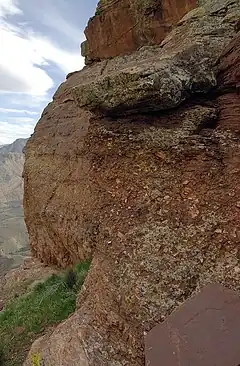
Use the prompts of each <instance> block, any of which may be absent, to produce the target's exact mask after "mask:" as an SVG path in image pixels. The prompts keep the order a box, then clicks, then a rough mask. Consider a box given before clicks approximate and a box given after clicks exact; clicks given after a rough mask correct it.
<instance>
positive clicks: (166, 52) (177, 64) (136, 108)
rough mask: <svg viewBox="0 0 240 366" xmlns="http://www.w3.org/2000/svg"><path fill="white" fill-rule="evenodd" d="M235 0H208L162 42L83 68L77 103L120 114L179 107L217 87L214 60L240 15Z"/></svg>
mask: <svg viewBox="0 0 240 366" xmlns="http://www.w3.org/2000/svg"><path fill="white" fill-rule="evenodd" d="M239 8H240V6H239V1H233V2H232V1H226V0H221V1H218V2H216V3H215V2H214V1H211V6H209V4H208V3H207V4H205V5H203V6H200V7H198V8H196V9H194V10H192V11H191V12H189V13H188V14H187V15H186V16H185V17H184V18H183V19H182V20H181V21H180V22H179V24H178V26H177V27H176V28H175V29H174V30H173V31H172V32H171V33H170V34H169V35H168V36H167V38H166V39H165V40H164V41H163V42H162V45H161V47H145V48H143V49H141V50H140V51H138V52H135V53H134V54H132V55H130V56H125V57H118V58H116V59H113V60H109V61H103V62H102V63H100V64H97V65H95V66H93V67H91V68H88V69H86V70H85V71H84V72H83V73H82V79H81V81H80V83H79V85H77V86H75V88H73V95H74V97H75V98H76V101H77V104H78V105H79V106H80V107H82V108H85V109H87V110H91V111H93V112H101V113H104V114H111V115H119V114H123V113H133V112H134V113H139V112H147V111H158V110H162V109H164V110H165V109H167V108H173V107H176V106H178V105H179V104H180V103H182V102H183V101H184V100H186V99H187V98H189V96H191V95H192V94H194V93H196V92H197V93H206V92H207V91H208V90H209V89H211V88H212V87H214V86H216V76H215V72H214V68H213V65H214V64H215V63H216V61H217V59H218V57H219V55H220V53H221V50H222V49H223V47H224V45H227V43H228V42H229V41H230V39H231V36H232V34H233V29H234V26H235V24H236V21H237V20H238V19H239V17H240V9H239Z"/></svg>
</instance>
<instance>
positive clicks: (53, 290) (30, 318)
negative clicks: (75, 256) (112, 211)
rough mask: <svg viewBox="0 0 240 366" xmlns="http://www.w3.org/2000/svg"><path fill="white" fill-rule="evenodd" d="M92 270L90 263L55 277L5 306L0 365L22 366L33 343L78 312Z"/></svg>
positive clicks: (0, 315) (0, 329)
mask: <svg viewBox="0 0 240 366" xmlns="http://www.w3.org/2000/svg"><path fill="white" fill-rule="evenodd" d="M89 267H90V261H87V262H84V263H80V264H78V265H76V266H75V268H74V269H73V270H70V271H68V272H67V273H64V274H63V275H56V274H54V275H52V276H51V277H49V278H48V279H47V280H46V281H45V282H42V283H38V284H37V285H36V286H35V287H34V288H33V289H31V290H30V292H28V293H26V294H24V295H22V296H20V297H18V298H16V299H14V300H12V301H11V302H10V303H9V304H8V305H7V306H6V308H5V310H4V311H3V312H2V313H0V366H18V365H22V364H23V361H24V360H25V358H26V355H27V353H28V351H29V349H30V346H31V344H32V343H33V341H34V340H35V339H37V338H38V337H39V336H40V335H42V334H44V331H45V330H46V329H47V328H48V327H49V326H51V325H54V324H57V323H60V322H61V321H62V320H64V319H66V318H67V317H68V316H69V315H70V314H71V313H73V312H74V311H75V307H76V297H77V294H78V292H79V290H80V289H81V286H82V284H83V282H84V279H85V277H86V274H87V272H88V269H89Z"/></svg>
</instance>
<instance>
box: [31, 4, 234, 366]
mask: <svg viewBox="0 0 240 366" xmlns="http://www.w3.org/2000/svg"><path fill="white" fill-rule="evenodd" d="M204 4H205V5H204V6H203V7H201V8H198V9H196V10H194V11H193V12H191V13H190V14H188V15H187V16H186V17H185V18H184V19H183V21H182V22H181V23H180V24H179V26H178V27H177V28H176V30H174V31H173V33H171V34H170V35H169V36H168V37H167V39H166V40H165V42H164V45H162V48H161V50H159V48H157V47H154V48H146V49H144V50H142V51H139V52H137V53H135V54H134V55H132V56H126V57H122V58H121V57H120V58H117V59H115V60H110V61H108V62H106V61H104V63H101V62H99V63H97V64H95V65H93V66H92V67H90V68H85V69H84V70H82V71H81V72H80V73H74V74H72V75H71V76H69V77H68V79H67V81H66V82H65V83H64V84H62V85H61V87H60V88H59V90H58V91H57V93H56V94H55V96H54V100H53V102H52V103H50V104H49V106H48V107H47V108H46V109H45V111H44V112H43V115H42V118H41V120H40V122H39V123H38V125H37V128H36V130H35V133H34V135H33V136H32V137H31V139H30V140H29V142H28V144H27V149H26V163H25V172H24V178H25V215H26V223H27V226H28V230H29V234H30V241H31V247H32V249H33V252H34V254H35V255H36V256H38V257H39V258H40V259H41V260H44V262H46V263H54V264H58V265H61V266H66V265H68V264H71V263H73V262H75V261H77V260H80V259H82V258H85V257H88V256H90V255H91V256H92V257H93V261H92V266H91V268H90V271H89V275H88V277H87V279H86V281H85V284H84V288H83V290H82V292H81V294H80V297H79V301H78V310H77V312H76V313H75V314H74V315H72V316H71V317H70V318H69V319H68V320H66V321H65V322H64V323H62V324H61V325H60V326H58V327H57V328H56V329H55V330H54V332H53V333H52V335H51V336H49V335H47V336H45V337H43V338H41V339H40V340H38V341H37V342H35V343H34V345H33V347H32V350H31V352H30V355H31V354H32V353H34V352H38V351H39V352H40V353H41V355H42V358H43V359H44V361H45V364H46V365H48V364H49V365H59V366H68V365H72V366H74V365H79V364H82V365H84V366H85V365H91V366H96V365H97V366H101V365H104V366H106V365H109V366H120V365H121V366H122V365H131V366H139V365H143V364H144V360H143V335H144V332H147V331H149V330H150V329H151V328H152V327H153V326H154V325H155V324H157V323H158V322H161V321H163V320H164V319H165V318H166V316H167V315H168V314H169V313H171V312H172V311H173V310H174V309H175V308H176V307H177V306H178V305H179V304H181V303H182V302H183V301H184V300H185V299H187V298H189V296H190V295H191V294H192V293H194V292H196V291H198V290H199V289H200V288H201V287H202V286H204V285H206V284H208V283H210V282H212V281H215V282H219V283H222V284H223V285H225V286H227V287H229V288H232V289H234V290H238V291H240V265H239V241H240V228H239V222H240V186H239V179H240V142H239V130H238V126H239V117H237V113H236V108H239V102H237V99H236V98H235V97H236V95H237V88H238V83H239V80H237V78H236V77H235V76H233V75H237V71H236V70H237V69H238V68H239V59H238V58H237V55H238V52H239V51H238V47H239V34H238V35H237V37H236V38H235V40H234V41H233V43H232V45H231V47H230V48H229V47H228V50H229V51H228V52H225V53H223V54H222V56H221V58H220V61H219V62H218V64H217V65H216V66H214V64H215V62H216V60H217V57H218V56H219V55H220V54H221V53H222V51H223V49H224V48H225V46H226V43H228V42H229V41H230V39H231V38H232V36H233V32H234V31H233V29H234V24H235V19H236V16H237V11H239V2H238V1H228V0H225V1H224V0H222V1H220V2H219V1H217V2H216V1H213V0H212V1H208V2H204ZM210 9H211V10H210ZM207 23H208V26H207ZM197 24H198V30H197ZM206 27H207V28H206ZM214 30H215V31H214ZM194 32H195V33H194ZM196 32H197V33H196ZM189 34H190V35H191V34H193V38H191V37H190V35H189ZM197 34H198V38H197V40H198V42H197V45H196V46H192V47H191V48H188V47H187V43H188V42H190V44H191V42H192V40H194V39H195V38H196V37H197ZM189 37H190V38H189ZM174 40H176V41H174ZM190 49H191V50H192V57H190V56H191V53H190ZM183 50H188V52H186V54H185V55H186V59H185V58H184V57H183V54H184V52H183ZM163 54H164V55H165V57H166V60H163V59H160V61H159V57H160V56H159V55H163ZM176 55H179V57H177V56H176ZM234 55H235V56H234ZM203 56H204V58H206V61H204V60H203V59H202V57H203ZM141 57H143V61H142V63H143V65H145V66H142V65H141ZM161 57H163V56H161ZM161 57H160V58H161ZM236 59H237V60H236ZM134 60H136V61H134ZM147 60H148V67H149V73H150V75H153V71H152V70H153V69H154V68H157V70H159V68H160V66H159V65H160V64H161V65H162V67H163V65H166V67H167V65H171V67H172V72H173V75H179V72H180V71H178V73H177V74H175V71H176V68H178V70H179V68H180V64H181V63H182V65H183V66H182V69H181V70H184V72H185V74H184V73H183V71H181V73H180V74H181V75H182V73H183V74H184V78H185V79H184V80H186V74H187V70H189V71H188V72H189V74H190V75H191V76H190V77H189V79H188V80H190V81H191V82H192V87H191V88H189V86H188V84H184V85H187V86H186V87H185V86H184V87H183V86H182V84H181V82H180V87H179V89H177V90H179V91H181V92H182V93H183V92H184V91H186V90H188V91H189V94H191V97H190V96H189V95H188V96H187V101H185V103H182V105H181V106H179V107H178V108H175V109H173V110H169V107H170V106H176V105H177V104H179V103H180V102H181V101H182V100H184V99H186V98H181V97H180V98H179V99H178V100H177V102H176V103H172V104H171V105H170V104H169V103H168V101H169V97H168V95H167V96H166V105H165V109H167V110H166V111H162V112H159V111H157V112H155V113H152V114H146V113H140V112H139V113H137V110H138V108H139V111H141V112H143V111H149V110H152V109H154V110H155V107H154V108H152V106H153V105H154V106H157V105H158V103H159V104H160V105H161V107H160V109H164V101H163V99H164V98H163V94H162V96H161V97H158V96H156V99H155V100H154V102H153V101H152V96H153V93H156V89H154V92H148V93H146V94H145V97H144V98H145V99H144V103H142V99H139V97H138V96H137V93H136V89H135V92H134V93H133V94H132V96H131V99H130V103H129V104H128V99H126V98H127V97H126V96H125V94H126V95H128V93H130V94H131V90H130V89H131V85H133V87H135V84H131V83H130V84H128V86H127V88H126V90H125V94H124V93H123V89H121V90H122V92H121V93H120V92H119V94H118V95H117V96H116V98H118V99H115V100H117V103H116V102H114V103H113V104H111V98H110V97H109V95H108V94H106V99H104V98H102V99H101V98H100V99H98V101H97V103H95V107H96V110H97V111H98V112H99V110H101V112H102V113H103V114H106V115H107V116H103V114H101V115H99V114H95V113H92V111H95V108H92V107H91V106H89V104H88V103H87V102H86V100H88V99H87V97H86V95H87V93H86V90H88V91H89V90H97V89H99V94H100V95H101V93H103V91H104V88H103V86H102V85H104V82H103V81H102V80H104V79H105V80H107V78H108V76H107V75H110V76H109V80H115V82H116V83H118V86H119V88H121V83H120V80H121V77H119V79H118V78H117V76H116V75H121V73H122V71H121V67H122V68H123V67H124V63H125V66H126V65H127V69H128V70H129V69H130V64H131V65H132V68H133V70H135V71H134V75H140V72H138V71H136V70H139V69H141V68H143V69H144V70H147V66H146V62H147ZM171 60H172V61H171ZM186 60H187V61H186ZM233 60H236V62H235V61H234V62H233ZM158 62H159V64H158ZM171 62H172V63H171ZM114 63H115V64H114ZM199 64H201V67H202V76H200V71H201V69H200V68H199ZM121 65H122V66H121ZM156 65H158V66H156ZM169 67H170V66H169ZM188 68H189V69H188ZM230 69H232V71H231V73H230V74H231V75H232V76H231V88H228V87H227V88H225V83H228V80H229V79H228V76H227V75H228V74H229V70H230ZM192 70H196V72H195V74H196V78H195V79H193V75H194V72H193V71H192ZM218 70H220V74H219V78H218V81H217V79H216V75H217V72H218ZM128 73H129V71H128ZM128 73H126V74H127V75H128ZM112 75H115V76H114V77H113V76H112ZM160 75H162V74H160ZM206 75H207V76H206ZM171 77H172V73H169V78H171ZM145 78H146V74H145ZM173 79H174V78H172V79H170V80H169V85H170V87H169V89H170V90H175V89H174V88H173V89H171V85H177V84H174V83H175V81H173V84H171V80H173ZM163 80H164V78H163ZM166 80H167V79H166ZM181 80H182V79H181ZM209 80H210V81H209ZM160 81H161V83H162V78H160ZM190 81H189V82H190ZM137 83H138V79H137ZM93 84H94V85H95V87H94V88H93ZM116 85H117V84H116ZM161 85H162V84H161ZM212 86H216V88H215V91H216V92H215V91H214V90H212V91H211V92H210V93H209V94H206V95H202V94H200V95H199V94H198V92H199V91H201V92H206V91H207V90H209V89H210V87H212ZM101 88H102V89H101ZM114 88H115V89H114ZM113 89H114V90H116V92H117V90H119V89H117V87H115V86H114V85H113V84H110V91H109V93H111V92H112V90H113ZM76 90H77V92H76ZM144 90H147V89H144ZM149 90H151V89H150V88H149ZM166 90H167V89H166ZM81 93H82V94H81ZM139 93H141V89H139ZM76 94H77V97H76ZM80 95H84V98H85V97H86V98H85V99H84V101H81V98H80ZM155 95H157V93H156V94H155ZM226 95H228V98H229V99H228V103H227V104H225V101H226V100H224V99H222V98H223V96H225V97H226ZM150 96H151V97H150ZM113 97H114V98H115V96H114V95H113ZM121 98H122V101H123V103H122V104H121V103H120V101H121ZM171 100H173V99H171ZM140 102H141V103H140ZM104 103H106V104H104ZM134 103H136V104H134ZM116 105H121V108H122V110H124V111H126V112H127V113H126V115H124V113H121V117H118V118H116V117H115V116H114V117H112V116H109V115H108V114H109V110H112V111H114V112H116V109H115V107H116ZM83 106H84V109H82V107H83ZM106 106H107V107H106ZM129 106H130V107H131V108H129ZM144 106H145V107H144ZM148 106H150V107H149V108H148ZM100 107H101V108H100ZM144 108H146V109H144ZM87 109H91V111H88V110H87ZM119 111H121V110H120V109H119ZM133 112H134V113H133ZM114 114H115V113H114ZM228 116H230V117H229V118H228ZM231 116H235V117H234V118H235V120H234V121H235V122H234V123H231V121H232V118H231ZM30 358H31V357H29V359H28V360H26V363H25V365H26V366H30V365H31V361H30Z"/></svg>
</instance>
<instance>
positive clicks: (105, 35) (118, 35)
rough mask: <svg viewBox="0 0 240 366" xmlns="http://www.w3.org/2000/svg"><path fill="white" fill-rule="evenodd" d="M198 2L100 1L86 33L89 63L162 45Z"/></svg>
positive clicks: (84, 48)
mask: <svg viewBox="0 0 240 366" xmlns="http://www.w3.org/2000/svg"><path fill="white" fill-rule="evenodd" d="M196 6H197V0H182V1H177V0H141V1H139V0H101V1H100V2H99V4H98V7H97V10H96V14H95V16H94V17H93V18H91V19H90V20H89V22H88V26H87V28H86V30H85V35H86V38H87V41H85V42H84V43H83V44H82V55H83V56H85V57H86V62H87V63H90V62H93V61H99V60H102V59H104V58H109V57H115V56H119V55H125V54H129V53H131V52H133V51H136V50H137V49H138V48H140V47H142V46H146V45H153V44H159V43H161V42H162V40H163V39H164V38H165V36H166V35H167V34H168V33H169V32H170V31H171V30H172V28H173V26H174V25H176V23H177V22H178V21H179V20H180V19H181V18H182V17H183V15H185V14H186V13H187V12H188V11H190V10H191V9H193V8H195V7H196Z"/></svg>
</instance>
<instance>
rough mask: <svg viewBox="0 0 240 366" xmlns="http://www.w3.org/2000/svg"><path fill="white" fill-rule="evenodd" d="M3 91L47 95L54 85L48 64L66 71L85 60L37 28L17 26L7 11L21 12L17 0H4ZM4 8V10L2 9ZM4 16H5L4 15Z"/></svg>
mask: <svg viewBox="0 0 240 366" xmlns="http://www.w3.org/2000/svg"><path fill="white" fill-rule="evenodd" d="M0 4H1V5H0V32H1V37H0V91H1V92H16V93H28V94H31V95H37V96H43V95H45V94H47V92H48V90H49V89H51V88H52V87H53V85H54V83H53V80H52V78H51V77H50V76H49V75H48V73H47V68H46V66H47V65H48V63H49V62H50V63H54V64H55V65H56V66H57V67H58V68H59V69H60V70H61V71H62V72H63V73H68V72H71V71H75V70H79V69H80V68H82V67H83V64H84V62H83V59H82V58H81V57H80V52H79V53H75V54H73V53H70V52H68V51H66V50H64V49H61V48H60V47H59V46H57V45H55V44H53V42H52V41H51V40H50V39H48V38H46V37H43V36H42V35H38V34H36V33H35V32H34V31H33V30H31V29H29V28H26V26H24V24H22V25H21V27H20V26H19V27H18V26H17V25H13V24H11V23H10V22H9V19H7V20H6V19H4V18H3V16H4V15H6V14H16V13H19V14H20V13H21V9H20V8H18V7H17V3H16V2H13V1H12V0H0ZM1 9H2V10H1ZM1 16H2V18H1Z"/></svg>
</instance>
